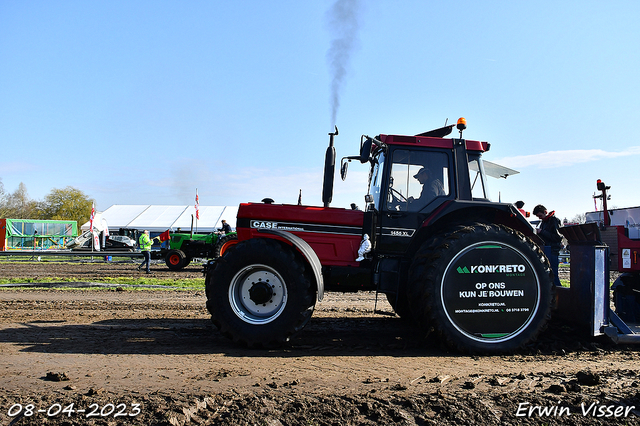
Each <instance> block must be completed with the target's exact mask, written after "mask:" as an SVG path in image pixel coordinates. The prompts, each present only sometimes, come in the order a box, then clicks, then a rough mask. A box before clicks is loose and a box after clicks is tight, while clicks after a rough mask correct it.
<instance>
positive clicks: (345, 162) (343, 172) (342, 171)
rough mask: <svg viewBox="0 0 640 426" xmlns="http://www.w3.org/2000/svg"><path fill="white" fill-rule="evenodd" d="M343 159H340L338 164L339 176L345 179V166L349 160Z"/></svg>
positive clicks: (347, 165) (346, 166)
mask: <svg viewBox="0 0 640 426" xmlns="http://www.w3.org/2000/svg"><path fill="white" fill-rule="evenodd" d="M344 160H345V159H344V158H343V159H342V164H341V165H340V178H341V179H342V180H343V181H344V180H345V179H347V168H348V167H349V162H348V161H344Z"/></svg>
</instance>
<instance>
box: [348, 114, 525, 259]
mask: <svg viewBox="0 0 640 426" xmlns="http://www.w3.org/2000/svg"><path fill="white" fill-rule="evenodd" d="M452 127H453V125H450V126H445V127H443V128H440V129H436V130H432V131H429V132H425V133H422V134H419V135H416V136H400V135H379V136H376V137H374V138H371V137H369V136H363V137H362V139H361V144H360V145H361V149H360V155H358V156H353V157H346V158H343V159H342V166H341V175H342V177H343V179H344V177H345V176H346V163H347V162H349V161H352V160H356V159H357V160H359V161H361V162H362V163H366V162H368V163H370V172H369V187H368V191H367V195H366V197H365V200H366V202H367V207H366V209H365V220H364V233H366V234H368V235H369V237H370V238H371V242H372V246H373V248H374V249H375V252H376V253H378V254H383V255H388V254H399V253H405V252H407V250H408V249H410V247H411V245H412V241H418V240H423V238H419V239H414V237H415V236H416V235H417V234H418V233H424V232H427V233H429V232H432V231H430V229H435V228H432V227H429V229H428V228H427V225H430V224H433V223H435V222H436V221H437V220H438V219H439V218H442V217H444V215H447V217H448V218H451V217H453V218H454V219H453V220H457V221H460V222H463V221H465V220H466V221H472V220H473V218H474V217H478V215H482V214H485V215H493V216H495V215H496V210H495V206H496V204H497V203H490V196H489V193H488V189H487V179H486V177H487V173H486V170H485V164H484V162H483V160H482V154H483V153H484V152H487V151H488V150H489V148H490V145H489V143H487V142H479V141H472V140H465V139H462V131H463V130H464V129H465V128H466V121H464V119H460V120H459V121H458V129H459V130H460V138H457V139H455V138H454V139H445V138H444V136H446V135H448V134H449V133H450V132H451V130H452ZM487 169H489V170H490V171H491V175H493V176H495V177H506V176H508V175H511V174H516V173H518V172H517V171H515V170H511V169H508V168H506V167H502V166H499V165H497V164H493V163H489V166H488V167H487ZM502 210H503V211H505V213H504V215H503V216H506V217H508V216H511V215H512V212H511V211H509V209H508V208H507V205H503V208H502ZM451 214H453V216H451ZM498 214H500V213H498ZM491 219H494V218H493V217H492V218H491ZM448 220H451V219H448ZM525 222H526V221H525ZM516 227H517V228H521V229H524V228H526V227H527V225H526V224H525V223H520V224H517V225H516ZM528 231H529V232H528V233H531V231H530V229H529V230H528Z"/></svg>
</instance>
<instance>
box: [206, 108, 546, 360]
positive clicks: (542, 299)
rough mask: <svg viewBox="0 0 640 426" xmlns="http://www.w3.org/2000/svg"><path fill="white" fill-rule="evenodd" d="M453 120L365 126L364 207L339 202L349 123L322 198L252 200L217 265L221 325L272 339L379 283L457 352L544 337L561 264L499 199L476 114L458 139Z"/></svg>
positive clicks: (331, 151) (210, 286) (213, 276)
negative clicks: (416, 129) (473, 130)
mask: <svg viewBox="0 0 640 426" xmlns="http://www.w3.org/2000/svg"><path fill="white" fill-rule="evenodd" d="M453 127H454V125H449V126H445V127H442V128H439V129H436V130H432V131H429V132H426V133H422V134H420V135H416V136H399V135H384V134H382V135H379V136H376V137H369V136H366V135H363V136H362V138H361V140H360V154H359V155H356V156H351V157H345V158H343V159H342V162H341V167H340V173H341V176H342V178H343V179H344V178H345V176H346V172H347V165H348V163H349V162H351V161H360V162H361V163H363V164H366V163H368V164H369V183H368V188H366V191H367V192H366V196H365V201H366V206H365V207H364V211H360V210H357V209H352V210H348V209H343V208H332V207H329V204H330V202H331V200H332V194H333V176H334V169H335V148H334V146H333V141H334V136H336V135H337V134H338V129H337V127H336V129H335V132H334V133H330V134H329V135H330V143H329V148H328V149H327V154H326V158H325V174H324V185H323V194H322V201H323V203H324V205H323V206H322V207H312V206H304V205H283V204H274V203H273V202H272V200H270V199H265V200H263V203H246V204H241V205H240V207H239V211H238V216H237V232H238V244H237V245H236V246H235V250H233V251H229V252H227V253H226V254H225V255H224V256H222V257H220V258H219V259H216V260H215V261H212V262H210V264H209V265H207V268H206V269H205V274H206V295H207V308H208V310H209V312H210V313H211V316H212V321H213V323H214V324H215V325H216V326H217V327H218V328H219V330H220V331H221V332H222V333H223V334H224V335H226V336H227V337H229V338H231V339H233V340H234V341H236V342H239V343H242V344H246V345H248V346H251V347H270V346H274V345H279V344H282V343H283V342H286V341H288V340H289V338H290V337H291V336H292V335H293V334H295V333H296V332H298V331H300V330H301V329H302V328H303V327H304V326H305V324H306V323H307V322H308V321H309V319H310V317H311V315H312V312H313V309H314V306H315V304H316V302H319V301H321V300H322V298H323V295H324V292H325V291H342V292H346V291H357V290H375V291H377V292H379V293H384V294H385V295H386V297H387V299H388V301H389V302H390V304H391V305H392V306H393V308H394V309H395V311H396V313H397V314H398V315H400V316H401V317H404V318H406V319H407V320H410V321H413V322H415V323H416V324H417V325H418V326H419V327H420V328H421V329H422V330H424V334H425V335H426V334H427V333H428V332H429V331H430V330H435V331H437V332H438V333H439V335H440V336H441V338H442V339H443V340H444V341H445V342H446V343H447V344H448V345H450V346H451V347H453V348H455V349H458V350H462V351H471V352H484V353H495V352H504V351H511V350H513V349H516V348H518V347H521V346H523V345H525V344H527V343H528V342H530V341H532V340H533V339H535V338H536V336H537V335H538V333H539V332H540V331H541V330H542V329H543V328H544V326H545V324H546V322H547V320H548V318H549V314H550V309H551V305H552V303H553V300H554V297H553V284H552V272H551V269H550V267H549V262H548V260H547V258H546V257H545V255H544V253H543V251H542V250H541V249H540V247H539V245H538V243H539V242H540V241H539V240H538V237H537V236H536V235H535V232H534V229H533V228H532V227H531V225H530V224H529V223H528V222H527V220H526V219H525V218H524V216H523V215H522V214H521V213H520V212H519V211H518V210H517V209H516V208H515V206H513V205H512V204H503V203H495V202H491V201H490V200H489V199H488V196H487V193H486V175H487V173H489V172H490V170H489V167H486V170H485V165H484V164H483V160H482V154H483V153H485V152H487V151H488V150H489V144H488V143H487V142H479V141H473V140H465V139H462V131H463V130H464V129H465V128H466V121H465V120H464V119H460V120H458V123H457V128H458V130H459V132H460V137H459V138H446V136H447V135H449V134H450V133H451V131H452V128H453ZM492 166H495V165H492ZM506 170H508V169H506ZM485 172H487V173H485ZM365 235H366V237H365ZM363 242H364V244H362V243H363ZM361 246H362V247H363V248H367V247H368V248H369V249H370V250H369V251H368V252H366V251H367V250H360V248H361ZM359 251H360V254H362V256H359ZM365 252H366V253H365ZM356 259H358V260H356ZM360 259H361V260H360Z"/></svg>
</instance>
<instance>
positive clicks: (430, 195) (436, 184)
mask: <svg viewBox="0 0 640 426" xmlns="http://www.w3.org/2000/svg"><path fill="white" fill-rule="evenodd" d="M413 177H414V178H415V179H416V180H417V181H418V182H420V185H422V191H420V196H419V197H418V198H413V197H409V210H413V211H417V210H420V209H422V208H423V207H425V206H426V205H427V204H429V202H430V201H431V200H433V199H434V198H436V197H438V196H440V195H446V194H445V190H444V186H443V185H442V182H441V181H440V179H437V178H434V177H433V173H431V170H429V169H428V168H426V167H422V168H420V170H418V173H416V174H415V175H413Z"/></svg>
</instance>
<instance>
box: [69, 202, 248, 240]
mask: <svg viewBox="0 0 640 426" xmlns="http://www.w3.org/2000/svg"><path fill="white" fill-rule="evenodd" d="M198 211H199V213H200V219H199V220H197V221H196V218H195V216H196V209H195V207H194V206H193V205H191V206H154V205H119V204H114V205H113V206H111V207H109V208H108V209H106V210H105V211H103V212H101V213H96V216H95V217H94V219H93V223H94V226H98V227H101V226H100V224H101V223H104V221H106V225H107V226H108V227H109V230H110V231H111V232H116V231H117V230H118V229H120V228H127V229H137V230H139V231H142V230H144V229H148V230H149V231H150V232H152V233H159V232H164V231H166V230H167V229H169V230H171V231H173V232H175V231H177V230H178V228H180V229H181V231H182V232H189V231H190V230H191V217H192V216H193V230H194V232H196V231H197V232H201V233H207V232H213V231H216V230H218V228H221V227H222V219H225V220H226V221H227V223H228V224H229V225H231V228H233V229H235V227H236V216H237V214H238V206H200V207H199V209H198ZM80 228H81V229H82V231H86V230H88V229H89V222H87V223H85V224H84V225H82V226H81V227H80Z"/></svg>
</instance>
